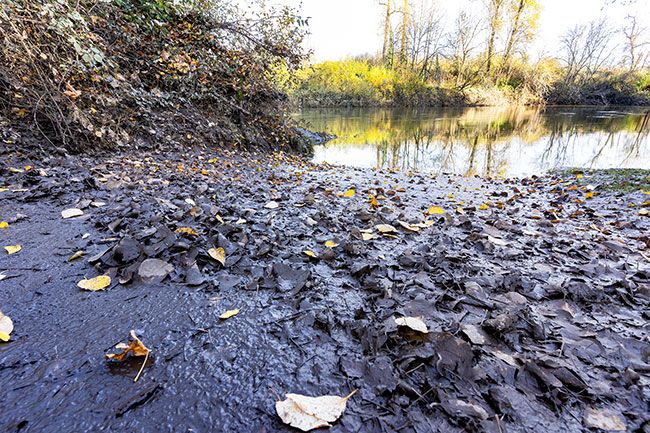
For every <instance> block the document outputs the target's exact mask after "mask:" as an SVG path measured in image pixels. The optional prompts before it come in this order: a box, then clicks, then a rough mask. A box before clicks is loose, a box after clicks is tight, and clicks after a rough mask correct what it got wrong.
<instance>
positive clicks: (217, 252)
mask: <svg viewBox="0 0 650 433" xmlns="http://www.w3.org/2000/svg"><path fill="white" fill-rule="evenodd" d="M208 254H209V255H210V257H212V258H213V259H215V260H216V261H218V262H219V263H221V266H226V251H225V250H224V249H223V248H221V247H219V248H210V249H209V250H208Z"/></svg>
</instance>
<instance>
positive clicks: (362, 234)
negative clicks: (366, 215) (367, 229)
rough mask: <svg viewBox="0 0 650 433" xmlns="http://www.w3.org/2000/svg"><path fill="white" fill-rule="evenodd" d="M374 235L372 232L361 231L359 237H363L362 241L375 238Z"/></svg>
mask: <svg viewBox="0 0 650 433" xmlns="http://www.w3.org/2000/svg"><path fill="white" fill-rule="evenodd" d="M376 237H377V236H375V235H374V234H372V233H361V239H363V240H364V241H369V240H372V239H375V238H376Z"/></svg>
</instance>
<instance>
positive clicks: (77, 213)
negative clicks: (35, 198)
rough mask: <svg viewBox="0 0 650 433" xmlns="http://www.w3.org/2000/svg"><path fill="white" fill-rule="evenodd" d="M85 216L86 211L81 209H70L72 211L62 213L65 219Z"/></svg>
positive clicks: (66, 210)
mask: <svg viewBox="0 0 650 433" xmlns="http://www.w3.org/2000/svg"><path fill="white" fill-rule="evenodd" d="M83 214H84V211H82V210H81V209H77V208H70V209H65V210H62V211H61V216H62V217H63V218H64V219H68V218H74V217H78V216H81V215H83Z"/></svg>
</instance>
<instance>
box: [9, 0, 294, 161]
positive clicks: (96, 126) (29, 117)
mask: <svg viewBox="0 0 650 433" xmlns="http://www.w3.org/2000/svg"><path fill="white" fill-rule="evenodd" d="M231 3H233V2H229V1H225V2H224V1H219V2H212V1H211V0H182V1H171V0H102V1H99V2H97V1H88V0H78V1H70V0H30V1H25V0H8V1H4V2H2V4H0V41H1V43H0V123H2V124H5V125H6V124H11V125H12V126H14V125H17V126H20V127H23V131H28V130H34V131H36V132H38V133H40V134H41V135H42V136H43V137H45V138H46V140H47V142H49V144H51V145H53V146H56V147H64V148H66V149H68V150H72V151H82V150H88V149H96V148H115V147H148V146H153V145H158V146H159V145H161V144H168V145H186V144H195V143H197V142H206V143H210V144H219V143H228V144H235V145H241V146H249V145H256V146H259V147H265V148H281V147H285V148H286V147H289V148H291V147H295V146H296V145H297V143H298V141H297V139H296V135H297V134H296V131H295V129H294V128H293V127H292V126H291V122H289V121H288V120H287V118H285V115H284V110H283V109H282V107H283V104H284V100H285V97H284V95H282V94H281V93H279V92H278V91H276V90H275V84H274V83H275V82H276V81H277V76H278V74H283V76H285V75H286V74H287V72H289V73H291V71H293V70H294V69H295V68H296V67H297V66H298V65H299V63H300V62H301V61H302V60H303V53H302V50H301V48H300V46H301V44H300V42H301V40H302V38H303V36H304V34H305V29H306V27H305V22H304V21H303V20H302V19H301V18H300V17H298V16H297V15H296V14H295V12H294V11H293V10H292V9H289V8H283V9H277V10H275V9H273V10H268V9H264V10H262V11H260V12H246V13H244V12H242V11H241V10H240V9H238V8H237V7H235V6H233V5H232V4H231Z"/></svg>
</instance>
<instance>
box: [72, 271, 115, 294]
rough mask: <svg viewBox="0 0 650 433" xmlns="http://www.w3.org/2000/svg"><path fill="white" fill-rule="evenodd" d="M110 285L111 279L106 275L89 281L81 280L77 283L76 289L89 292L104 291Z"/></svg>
mask: <svg viewBox="0 0 650 433" xmlns="http://www.w3.org/2000/svg"><path fill="white" fill-rule="evenodd" d="M110 285H111V277H109V276H108V275H100V276H98V277H95V278H91V279H89V280H85V279H84V280H81V281H79V282H78V283H77V287H79V288H81V289H84V290H90V291H91V292H96V291H98V290H104V289H105V288H107V287H108V286H110Z"/></svg>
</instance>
